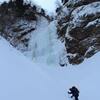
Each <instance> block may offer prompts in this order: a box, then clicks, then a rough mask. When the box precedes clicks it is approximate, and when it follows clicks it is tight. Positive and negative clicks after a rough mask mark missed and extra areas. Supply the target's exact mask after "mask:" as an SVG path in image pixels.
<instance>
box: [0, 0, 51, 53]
mask: <svg viewBox="0 0 100 100" xmlns="http://www.w3.org/2000/svg"><path fill="white" fill-rule="evenodd" d="M41 17H44V18H45V19H46V20H48V21H50V20H51V19H50V17H49V16H47V15H46V14H45V11H44V10H43V9H41V8H40V7H38V6H36V5H33V6H31V4H30V3H25V2H24V1H23V0H13V1H12V0H10V1H9V2H8V3H6V2H4V3H3V4H1V5H0V35H1V36H3V37H4V38H5V39H7V40H8V41H9V42H10V43H11V44H12V45H13V46H14V47H16V48H17V49H19V50H21V51H27V48H28V43H29V40H30V36H31V33H32V32H33V31H34V30H35V29H36V24H37V21H38V20H39V19H41Z"/></svg>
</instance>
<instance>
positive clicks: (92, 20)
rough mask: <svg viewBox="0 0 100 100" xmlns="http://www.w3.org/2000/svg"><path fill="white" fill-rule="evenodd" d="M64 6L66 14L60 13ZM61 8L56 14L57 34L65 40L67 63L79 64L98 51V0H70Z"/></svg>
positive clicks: (99, 47)
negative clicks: (72, 0)
mask: <svg viewBox="0 0 100 100" xmlns="http://www.w3.org/2000/svg"><path fill="white" fill-rule="evenodd" d="M74 1H75V0H74ZM96 1H98V2H96ZM68 5H70V6H68ZM72 5H73V6H72ZM65 8H67V10H68V11H69V13H68V14H66V15H64V14H62V13H65V12H66V11H64V12H62V11H63V10H62V9H65ZM62 9H61V11H59V14H58V35H59V37H60V38H61V39H62V38H63V40H64V41H65V46H66V51H67V53H68V56H67V57H68V60H69V63H71V64H80V63H82V62H83V61H84V59H85V58H89V57H91V56H93V55H94V54H95V53H96V52H98V51H100V1H99V0H76V2H71V0H70V2H69V1H68V3H67V4H66V6H64V7H62ZM59 16H60V17H59ZM61 16H62V17H61ZM61 20H63V21H61ZM59 22H60V24H59Z"/></svg>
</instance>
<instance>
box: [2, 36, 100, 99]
mask: <svg viewBox="0 0 100 100" xmlns="http://www.w3.org/2000/svg"><path fill="white" fill-rule="evenodd" d="M99 55H100V53H98V54H96V55H95V56H94V57H92V58H90V59H89V60H87V61H85V62H84V63H83V64H81V65H79V66H70V65H69V66H67V67H64V68H62V67H60V66H56V65H54V66H53V65H52V66H50V65H46V64H43V63H33V62H31V61H29V60H28V59H27V58H25V57H24V56H23V55H22V54H21V53H20V52H18V51H16V50H15V49H14V48H13V47H12V46H10V44H9V43H8V42H6V41H5V40H4V39H2V38H0V100H71V99H70V98H69V96H68V94H67V91H68V88H70V87H71V86H73V85H75V86H77V87H78V88H79V90H80V97H79V98H80V100H84V99H86V100H99V99H100V94H99V89H100V86H99V84H100V78H99V75H100V68H99V65H100V62H99V59H100V56H99Z"/></svg>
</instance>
